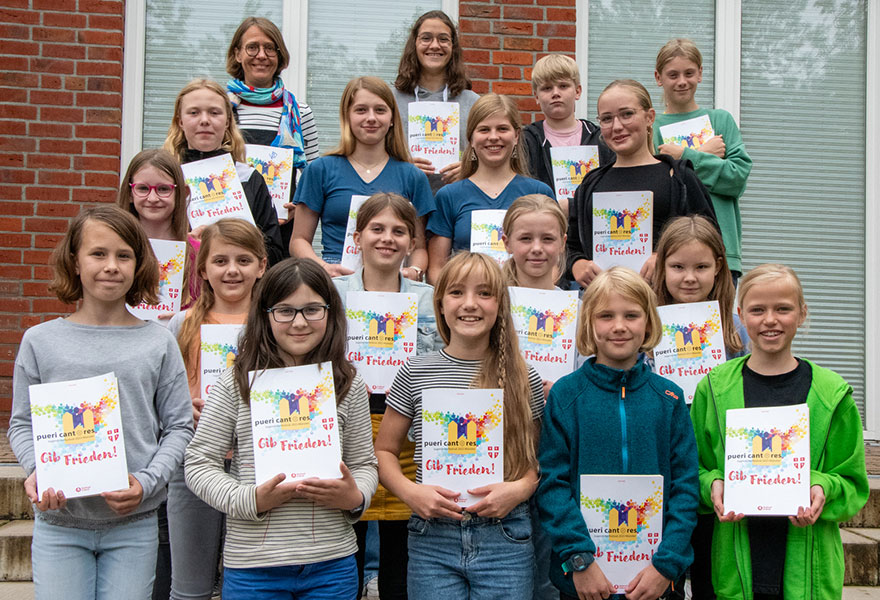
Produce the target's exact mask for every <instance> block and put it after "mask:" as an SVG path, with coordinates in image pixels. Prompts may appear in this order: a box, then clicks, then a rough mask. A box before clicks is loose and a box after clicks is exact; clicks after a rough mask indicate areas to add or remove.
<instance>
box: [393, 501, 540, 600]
mask: <svg viewBox="0 0 880 600" xmlns="http://www.w3.org/2000/svg"><path fill="white" fill-rule="evenodd" d="M407 527H408V529H409V568H408V571H407V589H408V592H409V598H410V600H449V599H450V598H455V599H456V600H495V599H497V598H504V599H505V600H531V599H532V584H533V581H534V577H533V576H534V560H535V553H534V550H533V548H532V523H531V519H530V516H529V505H528V503H527V502H523V503H522V504H520V505H519V506H517V507H515V508H514V509H513V510H512V511H510V513H509V514H508V515H507V516H506V517H504V518H503V519H494V518H487V517H479V516H476V515H472V514H470V513H464V518H463V519H462V520H461V521H455V520H452V519H445V518H439V519H430V520H427V521H426V520H425V519H422V518H421V517H419V516H417V515H413V516H412V517H410V520H409V523H408V525H407Z"/></svg>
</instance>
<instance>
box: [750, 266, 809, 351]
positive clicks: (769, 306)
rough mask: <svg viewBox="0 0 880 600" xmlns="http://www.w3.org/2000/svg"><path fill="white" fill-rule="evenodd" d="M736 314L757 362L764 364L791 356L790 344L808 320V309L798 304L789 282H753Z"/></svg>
mask: <svg viewBox="0 0 880 600" xmlns="http://www.w3.org/2000/svg"><path fill="white" fill-rule="evenodd" d="M738 310H739V317H740V320H741V321H742V323H743V325H745V327H746V331H747V332H748V334H749V340H750V342H751V350H752V354H754V355H755V357H756V358H759V359H761V360H765V361H766V360H771V359H778V358H782V359H785V358H788V357H790V356H791V343H792V341H793V340H794V336H795V334H796V333H797V330H798V327H800V326H801V325H803V324H804V320H805V319H806V318H807V307H806V306H805V305H803V306H802V305H801V304H800V303H799V302H798V292H797V288H796V287H795V285H794V284H793V283H792V282H791V281H789V280H788V279H785V278H779V279H775V280H773V281H767V282H756V283H755V284H753V285H752V286H751V287H750V288H749V289H748V290H747V291H746V295H745V296H744V297H743V298H742V300H741V306H740V307H739V309H738Z"/></svg>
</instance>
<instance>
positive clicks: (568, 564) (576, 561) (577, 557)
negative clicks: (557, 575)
mask: <svg viewBox="0 0 880 600" xmlns="http://www.w3.org/2000/svg"><path fill="white" fill-rule="evenodd" d="M591 562H593V557H592V556H590V555H589V554H586V553H584V552H578V553H576V554H572V555H571V556H570V557H569V558H568V560H567V561H565V562H564V563H562V572H563V573H565V574H566V575H568V574H569V573H571V572H572V571H584V570H586V568H587V567H589V566H590V563H591Z"/></svg>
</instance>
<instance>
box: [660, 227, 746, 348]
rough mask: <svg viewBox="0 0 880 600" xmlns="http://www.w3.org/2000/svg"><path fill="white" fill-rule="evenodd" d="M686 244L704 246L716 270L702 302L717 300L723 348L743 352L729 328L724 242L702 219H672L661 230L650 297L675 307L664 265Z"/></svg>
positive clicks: (730, 315)
mask: <svg viewBox="0 0 880 600" xmlns="http://www.w3.org/2000/svg"><path fill="white" fill-rule="evenodd" d="M690 242H699V243H701V244H703V245H704V246H706V247H707V248H708V249H709V250H710V251H711V252H712V256H713V257H714V259H715V261H716V264H719V265H720V267H719V269H718V272H717V273H716V274H715V283H714V285H713V286H712V290H711V291H710V292H709V295H708V296H707V298H706V300H717V301H718V307H719V309H720V312H721V329H722V330H723V331H724V345H725V347H727V349H728V350H731V351H732V352H739V351H740V350H742V349H743V341H742V340H741V339H740V337H739V334H738V333H737V332H736V328H735V327H734V326H733V301H734V294H735V290H734V287H733V277H732V276H731V275H730V267H729V266H728V265H727V256H726V255H725V253H724V241H723V240H722V238H721V234H720V233H718V230H717V229H715V227H714V226H713V225H712V223H710V222H709V220H708V219H707V218H706V217H701V216H698V215H691V216H687V217H677V218H675V219H672V220H671V221H669V222H668V223H667V224H666V227H664V228H663V234H662V235H661V236H660V241H659V242H657V266H656V268H655V269H654V293H655V294H657V304H659V305H660V306H665V305H667V304H675V303H676V300H675V298H673V297H672V294H670V293H669V288H668V287H667V286H666V261H667V259H668V258H669V255H670V254H674V253H676V252H677V251H678V249H679V248H681V247H682V246H684V245H685V244H688V243H690Z"/></svg>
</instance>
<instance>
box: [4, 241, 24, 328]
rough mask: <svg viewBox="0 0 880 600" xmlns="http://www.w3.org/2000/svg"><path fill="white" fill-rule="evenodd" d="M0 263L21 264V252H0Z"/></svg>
mask: <svg viewBox="0 0 880 600" xmlns="http://www.w3.org/2000/svg"><path fill="white" fill-rule="evenodd" d="M0 263H15V264H21V250H6V249H3V250H0ZM0 326H2V324H0Z"/></svg>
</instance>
